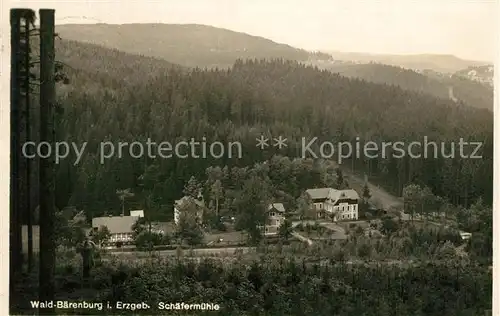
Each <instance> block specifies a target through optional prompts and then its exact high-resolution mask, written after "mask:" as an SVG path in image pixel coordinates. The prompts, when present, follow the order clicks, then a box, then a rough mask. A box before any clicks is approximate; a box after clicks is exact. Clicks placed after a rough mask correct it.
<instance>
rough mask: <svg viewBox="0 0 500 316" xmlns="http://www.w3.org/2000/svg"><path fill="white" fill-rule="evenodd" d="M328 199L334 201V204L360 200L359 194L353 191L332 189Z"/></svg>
mask: <svg viewBox="0 0 500 316" xmlns="http://www.w3.org/2000/svg"><path fill="white" fill-rule="evenodd" d="M328 197H329V198H330V199H332V200H333V201H334V202H337V201H338V200H359V195H358V192H356V191H355V190H353V189H347V190H333V189H332V191H331V192H330V195H329V196H328Z"/></svg>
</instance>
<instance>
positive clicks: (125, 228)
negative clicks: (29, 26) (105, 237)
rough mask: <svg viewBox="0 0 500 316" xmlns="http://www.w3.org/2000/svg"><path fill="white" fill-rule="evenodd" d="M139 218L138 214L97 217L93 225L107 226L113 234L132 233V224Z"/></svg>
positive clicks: (94, 226)
mask: <svg viewBox="0 0 500 316" xmlns="http://www.w3.org/2000/svg"><path fill="white" fill-rule="evenodd" d="M138 219H139V217H138V216H108V217H95V218H93V219H92V227H93V228H96V227H97V228H99V227H101V226H106V227H107V228H108V229H109V232H110V233H111V234H119V233H132V232H133V231H132V226H133V225H134V224H135V222H137V220H138Z"/></svg>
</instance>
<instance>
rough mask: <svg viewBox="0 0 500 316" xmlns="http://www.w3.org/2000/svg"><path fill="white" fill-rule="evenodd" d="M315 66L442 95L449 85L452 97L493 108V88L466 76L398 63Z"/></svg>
mask: <svg viewBox="0 0 500 316" xmlns="http://www.w3.org/2000/svg"><path fill="white" fill-rule="evenodd" d="M318 66H319V67H322V68H325V69H328V70H330V71H332V72H335V73H339V74H341V75H343V76H346V77H350V78H360V79H363V80H366V81H369V82H375V83H385V84H389V85H395V86H399V87H401V88H402V89H406V90H412V91H417V92H422V93H426V94H430V95H433V96H435V97H438V98H443V99H448V98H449V94H448V89H449V88H450V87H451V88H453V93H454V95H455V97H456V98H457V99H458V100H459V101H461V102H464V103H465V104H466V105H469V106H473V107H476V108H482V109H489V110H492V109H493V89H492V88H491V87H488V86H486V85H484V84H480V83H479V82H475V81H472V80H468V78H466V77H460V76H457V75H452V76H450V75H444V74H438V73H435V72H424V73H418V72H416V71H413V70H409V69H404V68H401V67H398V66H390V65H384V64H377V63H369V64H340V63H335V64H327V63H320V64H318Z"/></svg>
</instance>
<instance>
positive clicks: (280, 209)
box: [268, 203, 285, 213]
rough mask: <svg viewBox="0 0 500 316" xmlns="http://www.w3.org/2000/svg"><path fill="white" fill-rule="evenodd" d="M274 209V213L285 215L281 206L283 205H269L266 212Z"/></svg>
mask: <svg viewBox="0 0 500 316" xmlns="http://www.w3.org/2000/svg"><path fill="white" fill-rule="evenodd" d="M272 209H275V210H276V211H278V212H280V213H285V207H284V206H283V203H271V204H269V207H268V210H272Z"/></svg>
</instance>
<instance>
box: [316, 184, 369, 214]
mask: <svg viewBox="0 0 500 316" xmlns="http://www.w3.org/2000/svg"><path fill="white" fill-rule="evenodd" d="M306 193H307V194H309V196H310V198H311V200H312V203H313V208H314V210H315V211H316V214H317V217H318V218H326V217H329V215H330V214H335V215H334V218H333V220H334V221H340V220H357V219H358V207H359V195H358V193H357V192H356V191H355V190H353V189H347V190H336V189H332V188H319V189H309V190H307V191H306Z"/></svg>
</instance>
